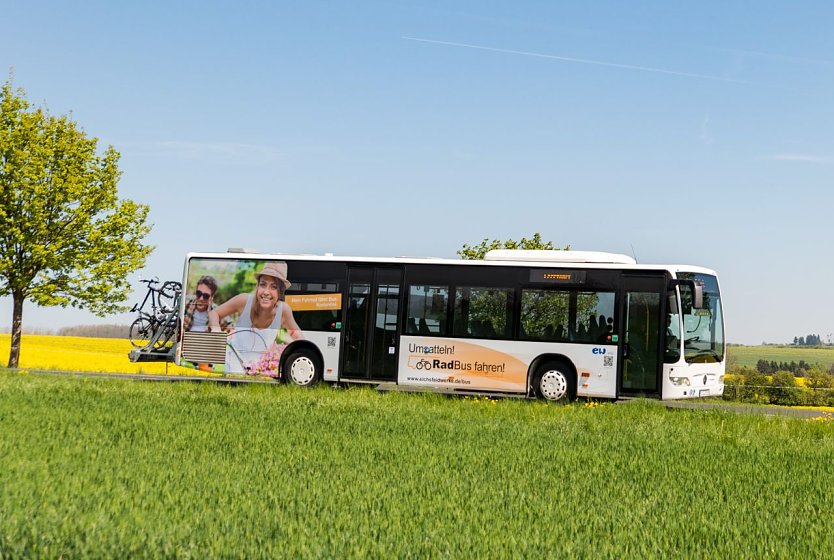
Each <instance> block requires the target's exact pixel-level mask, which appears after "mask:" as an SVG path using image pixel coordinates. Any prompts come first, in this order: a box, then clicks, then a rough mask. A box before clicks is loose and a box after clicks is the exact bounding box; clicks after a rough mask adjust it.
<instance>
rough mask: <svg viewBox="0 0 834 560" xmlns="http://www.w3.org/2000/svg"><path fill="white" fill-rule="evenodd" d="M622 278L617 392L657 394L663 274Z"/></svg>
mask: <svg viewBox="0 0 834 560" xmlns="http://www.w3.org/2000/svg"><path fill="white" fill-rule="evenodd" d="M622 280H623V281H622V287H621V296H620V317H621V318H622V319H621V321H620V336H619V338H620V352H619V355H620V364H619V370H618V374H617V393H618V394H619V395H623V396H629V395H648V396H659V395H660V386H661V385H660V374H661V368H662V366H663V353H662V352H661V343H662V338H663V333H664V330H665V327H666V325H665V323H664V322H663V315H662V314H661V313H662V311H663V309H662V307H663V304H664V301H663V298H664V297H665V295H666V276H665V275H664V274H657V275H648V274H623V277H622Z"/></svg>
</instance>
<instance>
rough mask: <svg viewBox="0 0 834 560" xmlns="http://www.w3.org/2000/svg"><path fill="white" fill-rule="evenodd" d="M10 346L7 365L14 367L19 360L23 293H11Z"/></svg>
mask: <svg viewBox="0 0 834 560" xmlns="http://www.w3.org/2000/svg"><path fill="white" fill-rule="evenodd" d="M12 300H13V302H14V307H13V309H12V348H11V351H10V352H9V367H10V368H16V367H17V364H18V363H19V362H20V335H21V332H22V330H23V294H21V293H19V292H13V293H12Z"/></svg>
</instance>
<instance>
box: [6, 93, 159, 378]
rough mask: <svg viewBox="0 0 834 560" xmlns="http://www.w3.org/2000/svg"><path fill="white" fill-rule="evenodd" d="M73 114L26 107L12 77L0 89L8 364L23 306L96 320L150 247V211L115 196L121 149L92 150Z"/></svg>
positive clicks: (122, 294) (126, 288)
mask: <svg viewBox="0 0 834 560" xmlns="http://www.w3.org/2000/svg"><path fill="white" fill-rule="evenodd" d="M97 143H98V139H97V138H92V137H88V136H87V134H86V133H85V132H84V130H82V129H81V128H80V127H79V125H78V124H77V123H76V122H75V121H73V120H72V119H71V118H70V117H67V116H60V117H55V116H52V115H50V114H49V113H48V112H47V110H45V109H43V108H30V105H29V102H28V101H27V100H26V97H25V92H24V91H23V90H22V89H14V88H13V87H12V78H11V77H10V78H9V80H8V81H7V82H6V83H5V84H4V85H3V88H2V91H0V296H9V295H10V296H12V302H13V309H12V340H11V352H10V354H9V367H17V365H18V362H19V358H20V338H21V332H22V321H23V302H24V301H26V300H28V301H31V302H34V303H35V304H37V305H41V306H60V307H67V306H71V307H77V308H83V309H88V310H90V311H92V312H93V313H96V314H97V315H105V314H108V313H113V312H116V311H121V310H123V309H124V307H123V306H121V305H120V304H121V303H122V302H123V301H124V300H125V299H127V297H128V295H129V293H130V285H129V284H128V280H127V275H128V274H129V273H131V272H133V271H134V270H136V269H138V268H141V267H142V266H144V263H145V259H146V258H147V256H148V254H149V253H150V252H151V250H152V249H153V248H152V247H150V246H148V245H144V244H143V240H144V237H145V236H146V235H147V234H148V232H149V231H150V226H149V225H147V224H146V220H147V216H148V207H147V206H145V205H142V204H137V203H135V202H133V201H131V200H119V198H118V196H117V194H118V193H117V189H116V186H117V183H118V180H119V177H120V175H121V172H120V171H119V167H118V161H119V153H118V152H117V151H116V150H115V149H113V147H112V146H108V147H107V149H106V150H104V153H103V154H102V155H99V154H98V153H97V151H96V147H97Z"/></svg>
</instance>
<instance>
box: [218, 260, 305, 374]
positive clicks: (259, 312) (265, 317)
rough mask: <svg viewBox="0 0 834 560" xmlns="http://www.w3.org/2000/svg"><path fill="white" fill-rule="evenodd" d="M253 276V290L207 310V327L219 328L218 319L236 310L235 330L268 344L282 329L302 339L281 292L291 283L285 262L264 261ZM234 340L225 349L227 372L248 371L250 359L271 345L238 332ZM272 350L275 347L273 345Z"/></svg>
mask: <svg viewBox="0 0 834 560" xmlns="http://www.w3.org/2000/svg"><path fill="white" fill-rule="evenodd" d="M255 278H256V279H257V281H258V283H257V285H256V286H255V290H254V292H252V293H248V294H238V295H236V296H234V297H233V298H231V299H230V300H228V301H227V302H225V303H223V304H221V305H218V306H217V308H215V309H213V310H212V311H211V312H210V313H209V328H210V330H212V331H219V330H220V321H221V320H222V319H224V318H226V317H229V316H231V315H234V314H236V313H237V314H239V316H238V320H237V324H236V325H235V333H245V332H249V333H250V334H251V333H252V332H254V333H255V334H256V336H255V339H256V340H263V341H265V342H266V345H267V346H269V345H270V343H271V342H272V341H275V340H276V337H277V336H278V334H279V332H280V331H281V330H282V329H283V330H286V332H287V334H288V335H289V336H290V338H291V339H293V340H298V339H299V338H304V334H303V333H302V332H301V329H300V328H299V326H298V323H296V322H295V318H293V315H292V309H291V308H290V306H289V305H288V304H287V303H286V302H285V301H283V299H284V292H285V291H286V290H287V288H289V287H290V286H291V285H292V284H290V281H289V280H287V263H285V262H282V261H268V262H265V263H264V264H263V265H262V266H261V269H260V270H259V271H258V273H257V274H256V275H255ZM236 340H238V343H237V344H235V343H234V342H233V340H230V344H229V346H230V348H229V350H230V351H231V354H230V353H229V352H227V359H226V365H227V368H226V372H227V373H235V372H238V373H242V372H244V371H246V372H248V371H249V369H247V366H248V365H249V362H250V361H252V360H253V358H256V357H257V355H259V354H260V353H261V352H263V351H266V350H269V349H270V348H271V347H270V348H263V347H261V348H257V346H256V345H255V344H254V343H251V342H249V341H248V339H247V338H246V337H243V338H241V337H240V334H238V335H237V337H236ZM276 342H277V341H276ZM238 346H239V347H238ZM272 350H273V351H274V350H275V349H274V348H272ZM251 354H255V356H253V355H251ZM244 362H246V363H244ZM237 370H240V371H237Z"/></svg>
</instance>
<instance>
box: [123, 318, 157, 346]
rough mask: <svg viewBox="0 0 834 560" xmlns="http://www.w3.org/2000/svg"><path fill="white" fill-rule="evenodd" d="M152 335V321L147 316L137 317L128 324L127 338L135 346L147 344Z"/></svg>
mask: <svg viewBox="0 0 834 560" xmlns="http://www.w3.org/2000/svg"><path fill="white" fill-rule="evenodd" d="M151 335H153V322H152V321H151V320H150V319H148V318H147V317H139V318H138V319H136V320H135V321H133V323H132V324H131V325H130V331H128V338H130V343H131V344H133V345H134V346H135V347H136V348H143V347H145V346H147V344H148V342H149V341H150V339H151Z"/></svg>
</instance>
